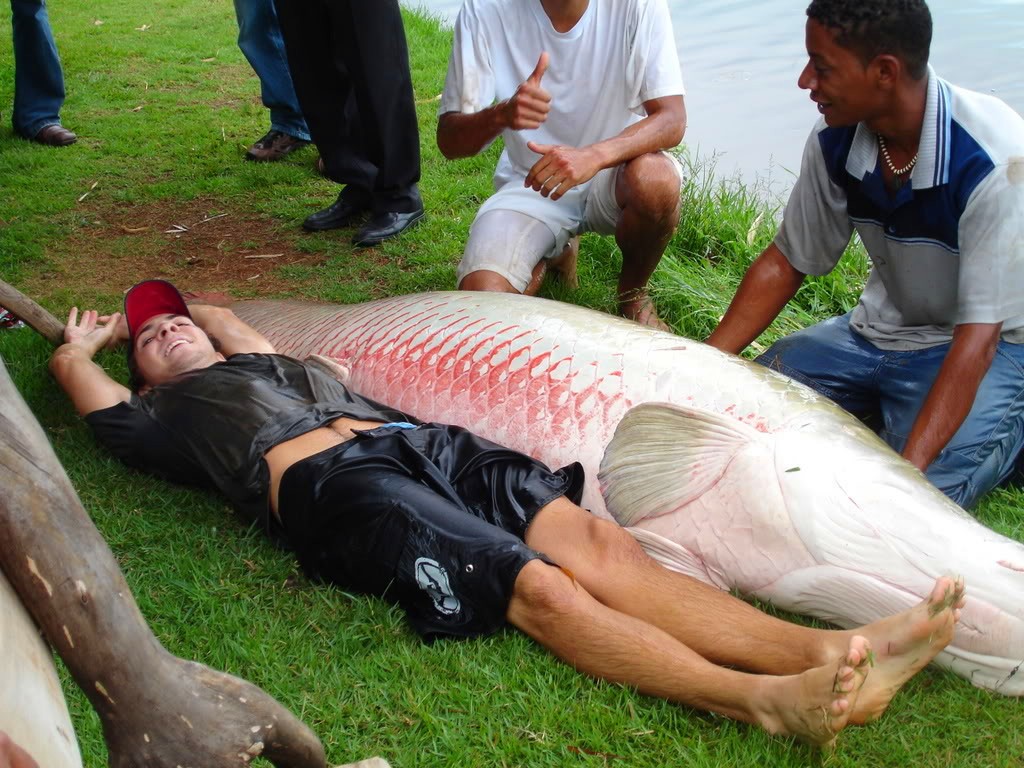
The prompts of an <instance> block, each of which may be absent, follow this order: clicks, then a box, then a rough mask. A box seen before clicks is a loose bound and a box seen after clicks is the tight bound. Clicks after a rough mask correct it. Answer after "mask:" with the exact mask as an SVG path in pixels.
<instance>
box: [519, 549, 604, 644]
mask: <svg viewBox="0 0 1024 768" xmlns="http://www.w3.org/2000/svg"><path fill="white" fill-rule="evenodd" d="M585 597H586V591H585V590H584V589H583V588H582V587H580V586H579V585H578V584H576V581H575V579H574V578H572V577H570V576H569V575H568V573H566V572H565V571H563V570H562V569H561V568H558V567H554V566H551V565H548V564H547V563H545V562H544V561H543V560H531V561H530V562H529V563H527V564H526V565H525V566H524V567H523V569H522V570H521V571H520V572H519V575H518V576H517V577H516V582H515V585H514V586H513V588H512V599H511V600H510V601H509V606H508V612H507V614H506V616H507V618H508V621H509V623H510V624H512V625H513V626H515V627H517V628H518V629H521V630H522V631H523V632H525V633H526V634H528V635H530V637H533V638H535V639H538V640H540V641H541V642H543V638H544V636H545V633H546V631H547V630H548V629H549V628H553V627H557V626H558V625H559V624H560V623H561V622H562V620H563V619H564V618H565V617H566V616H568V615H570V614H572V613H575V612H578V611H579V610H581V608H582V600H584V599H585Z"/></svg>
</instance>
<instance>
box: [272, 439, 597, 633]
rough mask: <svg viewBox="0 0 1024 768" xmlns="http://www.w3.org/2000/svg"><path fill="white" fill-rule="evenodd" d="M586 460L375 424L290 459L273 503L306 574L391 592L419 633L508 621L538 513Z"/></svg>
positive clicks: (576, 496) (564, 491) (578, 486)
mask: <svg viewBox="0 0 1024 768" xmlns="http://www.w3.org/2000/svg"><path fill="white" fill-rule="evenodd" d="M582 492H583V468H582V467H581V466H580V465H579V464H578V463H576V464H571V465H569V466H568V467H565V468H563V469H560V470H558V471H556V472H552V471H550V470H549V469H548V468H547V467H545V466H544V465H543V464H541V463H540V462H538V461H535V460H534V459H531V458H529V457H528V456H524V455H523V454H521V453H517V452H516V451H512V450H509V449H508V448H503V447H502V446H500V445H496V444H495V443H492V442H489V441H487V440H484V439H483V438H480V437H477V436H476V435H474V434H472V433H471V432H467V431H466V430H464V429H460V428H458V427H452V426H446V425H440V424H424V425H422V426H419V427H416V428H415V429H402V428H400V427H393V426H388V427H380V428H377V429H373V430H367V431H360V432H358V433H357V436H356V437H355V438H354V439H352V440H349V441H347V442H344V443H342V444H340V445H338V446H337V447H335V448H330V449H328V450H326V451H323V452H322V453H318V454H316V455H314V456H310V457H309V458H307V459H304V460H303V461H300V462H298V463H296V464H294V465H292V466H291V467H290V468H289V469H288V471H287V472H285V474H284V476H283V477H282V478H281V487H280V491H279V496H278V509H279V510H280V513H281V519H282V522H283V524H284V528H285V531H286V534H287V539H288V543H289V544H290V545H291V547H292V548H293V549H294V550H295V552H296V554H297V555H298V558H299V563H300V564H301V565H302V568H303V570H304V571H305V573H306V574H307V575H308V576H309V577H310V578H312V579H318V580H324V581H329V582H332V583H334V584H337V585H339V586H341V587H342V588H344V589H348V590H354V591H359V592H364V593H368V594H373V595H380V596H383V597H386V598H388V599H390V600H393V601H396V602H398V603H399V604H400V605H401V606H402V607H403V608H404V609H405V611H406V614H407V615H408V617H409V621H410V622H411V623H412V625H413V628H414V629H415V630H416V631H417V632H418V633H419V634H420V635H421V636H423V637H424V638H426V639H432V638H433V637H435V636H438V635H455V636H462V637H468V636H472V635H482V634H487V633H490V632H493V631H495V630H496V629H498V628H499V627H501V626H502V625H503V624H504V623H505V613H506V612H507V610H508V604H509V601H510V600H511V598H512V587H513V585H514V583H515V580H516V577H517V576H518V575H519V571H520V570H521V569H522V568H523V566H524V565H526V563H528V562H529V561H530V560H533V559H536V558H541V559H544V560H545V561H546V562H550V561H548V560H547V559H546V558H544V557H543V556H542V555H541V554H539V553H537V552H535V551H533V550H532V549H530V548H529V547H527V546H526V545H525V544H524V543H523V537H524V536H525V534H526V529H527V527H528V526H529V525H530V522H531V521H532V520H533V517H534V515H536V514H537V512H538V511H539V510H540V509H541V508H542V507H543V506H544V505H546V504H548V503H549V502H551V501H553V500H555V499H557V498H558V497H559V496H567V497H568V498H569V499H571V500H572V501H574V502H576V503H579V501H580V497H581V495H582Z"/></svg>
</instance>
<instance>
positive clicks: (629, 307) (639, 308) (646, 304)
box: [619, 291, 672, 333]
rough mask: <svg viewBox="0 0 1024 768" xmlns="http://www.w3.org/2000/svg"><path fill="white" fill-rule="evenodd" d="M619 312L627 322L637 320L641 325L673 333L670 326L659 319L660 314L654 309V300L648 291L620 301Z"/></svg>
mask: <svg viewBox="0 0 1024 768" xmlns="http://www.w3.org/2000/svg"><path fill="white" fill-rule="evenodd" d="M619 312H621V313H622V316H623V317H624V318H626V319H627V320H636V321H637V322H638V323H640V324H641V325H646V326H649V327H651V328H655V329H657V330H659V331H668V332H669V333H671V332H672V329H671V328H670V327H669V326H668V324H667V323H666V322H665V321H664V320H662V319H661V318H660V317H658V312H657V310H656V309H655V308H654V299H652V298H651V297H650V296H648V295H647V292H646V291H641V292H639V293H637V294H635V297H634V298H632V299H629V300H628V301H626V300H620V302H619Z"/></svg>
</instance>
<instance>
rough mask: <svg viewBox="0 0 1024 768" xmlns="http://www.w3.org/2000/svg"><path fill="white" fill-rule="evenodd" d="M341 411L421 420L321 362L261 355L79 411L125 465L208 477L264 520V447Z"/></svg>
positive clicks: (191, 481) (175, 476) (185, 478)
mask: <svg viewBox="0 0 1024 768" xmlns="http://www.w3.org/2000/svg"><path fill="white" fill-rule="evenodd" d="M341 417H348V418H352V419H359V420H365V421H384V422H390V421H411V422H413V423H419V422H417V421H416V420H415V419H413V418H411V417H409V416H408V415H406V414H404V413H401V412H400V411H396V410H394V409H391V408H387V407H385V406H383V405H380V404H379V403H376V402H374V401H372V400H370V399H368V398H365V397H362V396H361V395H358V394H356V393H354V392H351V391H350V390H349V389H348V388H347V387H346V386H345V385H344V384H342V383H341V382H339V381H338V380H337V379H334V378H333V377H331V376H329V375H328V374H326V373H324V372H323V371H321V370H320V369H318V368H315V367H313V366H308V365H306V364H305V363H302V362H300V361H298V360H295V359H293V358H290V357H285V356H284V355H264V354H243V355H232V356H231V357H229V358H228V359H227V360H226V361H224V362H221V363H215V364H214V365H211V366H210V367H208V368H201V369H199V370H196V371H189V372H188V373H184V374H181V375H180V376H177V377H175V378H174V379H173V380H171V381H169V382H166V383H164V384H161V385H160V386H157V387H154V388H153V389H151V390H150V391H149V392H147V393H146V394H145V395H143V396H139V395H132V397H131V400H130V401H128V402H126V403H119V404H118V405H115V406H113V407H111V408H105V409H103V410H100V411H94V412H92V413H90V414H88V415H87V416H86V417H85V420H86V422H87V423H88V424H89V426H90V427H91V428H92V430H93V433H94V434H95V436H96V439H97V440H98V441H99V442H100V443H102V444H103V445H105V446H106V447H107V448H108V449H109V450H110V452H111V453H113V454H114V455H115V456H117V457H118V458H119V459H121V460H122V461H123V462H124V463H125V464H128V465H129V466H132V467H135V468H137V469H141V470H143V471H145V472H148V473H151V474H154V475H157V476H159V477H163V478H166V479H168V480H172V481H174V482H178V483H185V484H188V485H200V486H213V487H215V488H217V489H219V490H220V491H222V492H223V493H224V495H225V496H227V497H228V499H229V500H230V501H231V503H232V504H233V505H234V506H235V507H236V508H237V509H238V510H239V511H240V512H241V513H242V514H243V515H244V516H245V517H246V518H247V519H249V520H259V521H260V522H262V523H263V524H264V525H265V526H267V527H268V528H269V519H268V518H269V514H268V513H269V496H268V494H269V490H270V483H269V481H270V478H269V475H268V472H267V467H266V464H265V463H264V462H263V456H264V454H265V453H266V452H267V451H269V450H270V449H271V448H273V447H274V446H275V445H278V444H279V443H283V442H285V441H287V440H291V439H292V438H294V437H298V436H299V435H302V434H305V433H306V432H310V431H311V430H314V429H316V428H318V427H322V426H324V425H326V424H329V423H330V422H332V421H334V420H335V419H338V418H341Z"/></svg>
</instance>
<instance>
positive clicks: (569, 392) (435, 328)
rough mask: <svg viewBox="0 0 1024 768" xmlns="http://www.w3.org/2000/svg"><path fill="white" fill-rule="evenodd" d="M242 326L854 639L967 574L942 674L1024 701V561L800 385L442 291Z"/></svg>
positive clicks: (681, 558) (564, 312)
mask: <svg viewBox="0 0 1024 768" xmlns="http://www.w3.org/2000/svg"><path fill="white" fill-rule="evenodd" d="M233 309H234V310H235V312H236V314H238V315H239V316H240V317H241V318H242V319H243V320H246V321H247V322H249V323H250V324H252V325H253V326H254V327H255V328H256V329H257V330H259V331H260V332H261V333H263V334H264V335H265V336H266V337H267V338H268V339H269V340H270V341H271V343H273V344H274V346H275V348H276V349H277V350H278V351H279V352H281V353H283V354H289V355H292V356H295V357H300V358H301V357H306V356H308V355H311V354H318V355H321V356H323V357H326V358H328V359H329V360H331V361H332V362H333V364H334V365H335V371H336V373H337V375H339V377H340V378H342V379H343V380H344V381H345V383H346V384H348V385H349V386H350V387H352V388H353V389H355V390H356V391H358V392H360V393H362V394H364V395H366V396H368V397H371V398H373V399H375V400H378V401H380V402H383V403H386V404H387V405H390V406H392V407H395V408H398V409H400V410H402V411H405V412H407V413H410V414H412V415H413V416H415V417H417V418H419V419H422V420H425V421H437V422H443V423H451V424H458V425H461V426H464V427H467V428H469V429H471V430H473V431H474V432H476V433H477V434H479V435H481V436H483V437H486V438H488V439H490V440H493V441H495V442H497V443H501V444H503V445H506V446H508V447H510V448H514V449H516V450H519V451H521V452H523V453H526V454H529V455H531V456H534V457H536V458H538V459H540V460H542V461H544V462H545V463H547V464H548V465H550V466H553V467H557V466H562V465H564V464H568V463H570V462H573V461H579V462H581V463H582V464H583V466H584V468H585V470H586V474H587V482H586V487H585V491H584V497H583V506H585V507H586V508H588V509H590V510H591V511H592V512H593V513H594V514H597V515H600V516H603V517H610V518H612V519H615V520H617V521H618V522H619V523H621V524H623V525H625V526H626V527H627V528H628V530H630V532H631V533H632V534H633V535H634V536H635V537H636V538H637V539H638V540H639V541H640V543H641V544H642V545H643V546H644V547H645V549H646V550H647V551H648V552H649V553H650V554H652V555H653V556H654V557H656V558H657V559H658V560H660V561H661V562H663V563H664V564H665V565H667V566H669V567H671V568H674V569H676V570H678V571H681V572H683V573H687V574H690V575H692V576H694V577H696V578H699V579H702V580H704V581H706V582H708V583H711V584H714V585H716V586H718V587H720V588H723V589H737V590H739V591H740V592H742V593H744V594H747V595H752V596H756V597H757V598H759V599H762V600H767V601H771V602H772V603H774V604H775V605H777V606H779V607H781V608H784V609H786V610H789V611H793V612H796V613H801V614H806V615H812V616H816V617H819V618H822V619H826V620H828V621H832V622H834V623H836V624H839V625H841V626H845V627H850V626H858V625H861V624H864V623H868V622H870V621H874V620H876V619H879V618H881V617H883V616H886V615H890V614H892V613H894V612H897V611H900V610H903V609H905V608H907V607H909V606H911V605H913V604H915V603H917V602H918V601H920V600H921V599H922V598H924V597H925V596H927V594H928V593H929V591H930V590H931V587H932V585H933V584H934V581H935V579H936V577H938V576H941V575H945V574H954V575H961V576H963V577H964V579H965V581H966V583H967V587H968V601H967V605H966V606H965V608H964V610H963V613H962V617H961V621H960V623H959V626H958V629H957V633H956V637H955V639H954V641H953V643H952V644H951V645H950V646H949V647H948V648H947V649H946V651H944V652H943V653H942V654H941V655H940V656H939V658H938V659H937V661H938V663H940V664H941V665H943V666H945V667H947V668H950V669H952V670H954V671H955V672H957V673H958V674H961V675H963V676H964V677H967V678H968V679H970V680H971V682H973V683H974V684H976V685H979V686H982V687H986V688H991V689H993V690H997V691H999V692H1000V693H1003V694H1006V695H1014V696H1020V695H1024V671H1022V672H1021V673H1020V674H1017V673H1016V672H1015V670H1017V669H1018V668H1019V667H1020V666H1021V664H1022V662H1024V545H1022V544H1021V543H1019V542H1016V541H1013V540H1012V539H1009V538H1007V537H1004V536H1001V535H999V534H997V533H995V532H993V531H991V530H990V529H988V528H986V527H985V526H983V525H981V524H980V523H978V522H977V521H976V520H975V519H974V518H972V517H971V516H970V515H968V514H967V513H965V512H964V511H963V510H962V509H961V508H960V507H958V506H957V505H956V504H954V503H953V502H951V501H950V500H949V499H948V498H946V497H945V496H944V495H943V494H942V493H940V492H939V491H938V490H936V489H935V488H934V486H932V485H931V484H930V483H929V482H928V481H927V480H926V479H925V478H924V476H923V475H922V474H921V473H920V472H919V471H918V470H917V469H915V468H914V467H913V466H912V465H910V464H909V463H908V462H906V461H905V460H903V459H902V458H901V457H899V456H898V455H897V454H896V453H894V452H893V451H892V450H891V449H890V448H889V447H888V446H887V445H885V443H883V442H882V441H881V440H880V439H879V438H878V437H877V436H876V435H875V434H874V433H872V432H871V431H870V430H869V429H867V428H866V427H864V426H863V425H862V424H861V423H860V422H859V421H857V420H856V419H854V418H853V417H851V416H850V415H849V414H847V413H846V412H845V411H843V410H842V409H841V408H839V407H838V406H836V405H835V404H833V403H832V402H831V401H829V400H828V399H826V398H824V397H821V396H820V395H818V394H817V393H815V392H813V391H812V390H810V389H809V388H807V387H805V386H803V385H801V384H799V383H797V382H795V381H793V380H792V379H789V378H788V377H785V376H782V375H780V374H777V373H775V372H773V371H770V370H767V369H765V368H763V367H761V366H758V365H755V364H753V363H750V362H747V361H745V360H742V359H740V358H738V357H735V356H732V355H727V354H724V353H722V352H719V351H718V350H715V349H713V348H711V347H708V346H706V345H703V344H700V343H698V342H694V341H690V340H687V339H685V338H682V337H680V336H676V335H673V334H670V333H665V332H661V331H656V330H653V329H649V328H646V327H644V326H641V325H639V324H637V323H633V322H628V321H625V320H621V319H618V318H614V317H611V316H609V315H605V314H602V313H599V312H595V311H592V310H588V309H583V308H580V307H576V306H572V305H568V304H564V303H557V302H552V301H547V300H543V299H535V298H528V297H523V296H518V295H512V294H497V293H463V292H443V293H427V294H419V295H412V296H398V297H394V298H390V299H382V300H379V301H373V302H368V303H365V304H358V305H351V306H343V307H339V306H327V305H315V304H304V303H297V302H246V303H241V304H236V305H235V306H234V307H233Z"/></svg>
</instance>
